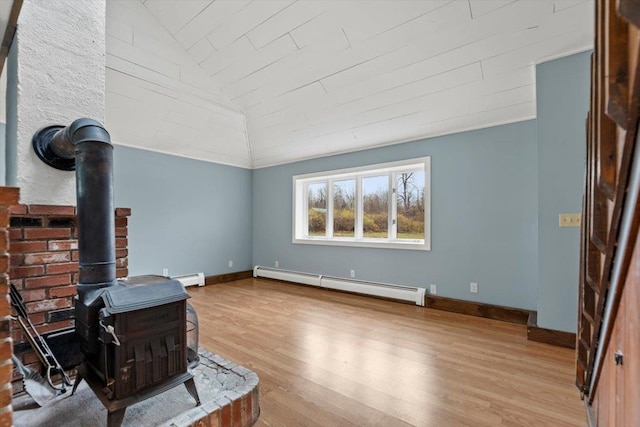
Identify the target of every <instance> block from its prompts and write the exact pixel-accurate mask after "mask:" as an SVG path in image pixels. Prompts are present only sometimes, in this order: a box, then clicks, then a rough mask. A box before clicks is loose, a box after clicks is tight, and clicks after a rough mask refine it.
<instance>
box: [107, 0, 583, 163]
mask: <svg viewBox="0 0 640 427" xmlns="http://www.w3.org/2000/svg"><path fill="white" fill-rule="evenodd" d="M593 12H594V3H593V0H555V1H553V0H519V1H514V0H449V1H444V0H443V1H438V0H420V1H402V0H396V1H383V0H378V1H366V0H355V1H323V0H298V1H292V0H253V1H248V0H233V1H229V0H216V1H211V0H139V1H127V0H123V1H115V0H110V1H108V2H107V15H108V16H107V32H108V37H107V93H108V95H107V125H108V126H109V127H110V130H112V133H113V134H114V139H115V140H116V142H118V143H121V144H124V145H131V146H136V147H142V148H146V149H151V150H157V151H161V152H166V153H171V154H176V155H181V156H186V157H193V158H198V159H202V160H206V161H212V162H218V163H225V164H231V165H236V166H242V167H254V168H259V167H265V166H270V165H276V164H281V163H287V162H293V161H297V160H302V159H308V158H313V157H319V156H327V155H331V154H336V153H343V152H348V151H355V150H361V149H365V148H369V147H375V146H381V145H388V144H393V143H397V142H402V141H409V140H414V139H419V138H424V137H430V136H436V135H442V134H448V133H455V132H460V131H463V130H469V129H477V128H482V127H488V126H493V125H497V124H502V123H510V122H515V121H521V120H526V119H530V118H533V117H535V114H536V106H535V104H536V99H535V77H534V72H535V64H536V63H537V62H540V61H544V60H546V59H549V58H556V57H560V56H564V55H567V54H571V53H575V52H579V51H584V50H587V49H589V48H591V47H592V45H593Z"/></svg>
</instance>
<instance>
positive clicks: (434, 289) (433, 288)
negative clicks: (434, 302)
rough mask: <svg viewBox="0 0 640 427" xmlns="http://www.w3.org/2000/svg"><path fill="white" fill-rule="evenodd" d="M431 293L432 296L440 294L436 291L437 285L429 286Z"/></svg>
mask: <svg viewBox="0 0 640 427" xmlns="http://www.w3.org/2000/svg"><path fill="white" fill-rule="evenodd" d="M429 293H430V294H431V295H435V294H437V293H438V292H437V290H436V285H429Z"/></svg>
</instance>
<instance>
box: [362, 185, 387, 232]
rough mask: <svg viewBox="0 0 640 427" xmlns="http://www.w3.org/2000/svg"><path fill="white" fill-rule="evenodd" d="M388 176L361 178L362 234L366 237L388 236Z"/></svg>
mask: <svg viewBox="0 0 640 427" xmlns="http://www.w3.org/2000/svg"><path fill="white" fill-rule="evenodd" d="M388 195H389V176H388V175H382V176H374V177H368V178H362V202H363V203H362V204H363V216H362V223H363V224H362V227H363V230H362V232H363V233H362V235H363V237H366V238H378V239H386V238H388V237H389V202H388Z"/></svg>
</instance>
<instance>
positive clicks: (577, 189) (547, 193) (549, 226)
mask: <svg viewBox="0 0 640 427" xmlns="http://www.w3.org/2000/svg"><path fill="white" fill-rule="evenodd" d="M589 55H590V53H589V52H586V53H581V54H577V55H572V56H569V57H566V58H562V59H558V60H555V61H550V62H546V63H543V64H540V65H538V66H537V67H536V80H537V82H536V87H537V102H538V119H537V124H538V203H539V211H538V224H539V227H538V242H539V247H538V252H539V260H540V261H539V262H540V265H539V271H538V275H539V280H540V282H539V286H538V326H540V327H544V328H549V329H557V330H564V331H571V332H575V331H576V322H577V320H576V319H577V306H578V266H579V252H580V251H579V239H580V229H579V228H560V227H559V226H558V215H559V214H560V213H570V212H580V211H581V209H582V193H583V180H584V167H585V165H584V159H585V138H586V136H585V118H586V117H587V111H588V110H589V90H590V89H589V87H590V86H589V80H590V73H589V64H590V59H589Z"/></svg>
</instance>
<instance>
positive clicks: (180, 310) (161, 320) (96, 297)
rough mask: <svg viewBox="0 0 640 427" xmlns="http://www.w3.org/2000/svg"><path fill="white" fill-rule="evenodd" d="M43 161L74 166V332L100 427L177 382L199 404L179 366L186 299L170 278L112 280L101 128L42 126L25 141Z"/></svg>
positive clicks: (108, 168)
mask: <svg viewBox="0 0 640 427" xmlns="http://www.w3.org/2000/svg"><path fill="white" fill-rule="evenodd" d="M33 146H34V150H35V151H36V153H37V154H38V156H39V157H40V158H41V159H42V160H43V161H44V162H45V163H47V164H49V165H50V166H53V167H56V168H58V169H65V170H73V169H75V170H76V185H77V209H78V251H79V256H80V259H79V282H78V296H77V297H76V300H75V315H76V320H75V321H76V326H75V327H76V333H77V335H78V336H79V339H80V344H81V349H82V353H83V354H84V362H83V363H82V365H80V367H79V368H78V376H77V378H76V382H75V384H74V386H73V391H74V392H75V390H76V388H77V387H78V384H79V383H80V382H81V381H82V380H83V379H84V380H85V381H86V382H87V383H88V384H89V386H90V387H91V389H92V390H93V392H94V393H95V394H96V396H97V397H98V398H99V399H100V401H101V402H102V403H103V404H104V406H105V407H106V408H107V410H108V414H109V415H108V425H109V426H119V425H120V424H121V423H122V420H123V418H124V414H125V411H126V408H127V406H130V405H132V404H134V403H136V402H139V401H142V400H144V399H147V398H149V397H152V396H155V395H157V394H159V393H162V392H164V391H166V390H169V389H171V388H173V387H175V386H177V385H180V384H184V385H185V386H186V388H187V391H188V392H189V394H191V396H192V397H193V398H194V399H195V401H196V404H197V405H199V404H200V399H199V397H198V392H197V390H196V387H195V383H194V381H193V376H192V375H191V373H190V372H189V371H188V369H187V336H186V333H187V332H186V331H187V320H186V306H187V303H186V300H187V299H188V298H189V295H188V294H187V293H186V291H185V289H184V286H183V285H182V284H181V283H180V282H179V281H177V280H172V279H169V278H166V277H162V276H139V277H132V278H128V279H126V280H116V267H115V221H114V219H115V218H114V205H113V146H112V145H111V141H110V137H109V134H108V132H107V131H106V130H105V129H104V127H103V126H102V125H101V124H100V123H98V122H96V121H94V120H91V119H79V120H76V121H74V122H73V123H72V124H71V125H69V126H67V127H62V126H49V127H46V128H43V129H41V130H39V131H38V132H37V133H36V134H35V135H34V138H33Z"/></svg>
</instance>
